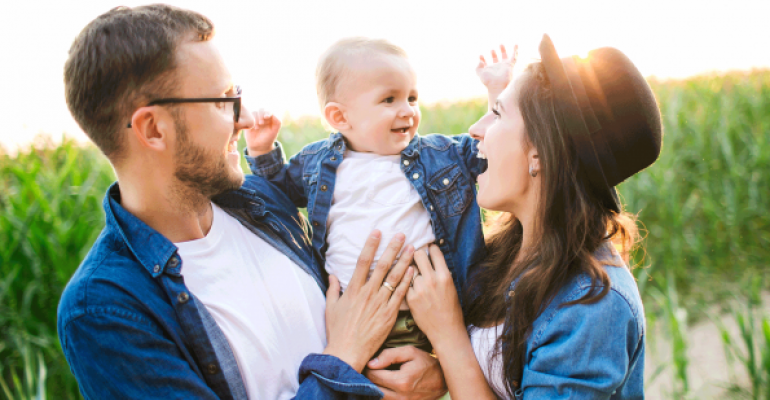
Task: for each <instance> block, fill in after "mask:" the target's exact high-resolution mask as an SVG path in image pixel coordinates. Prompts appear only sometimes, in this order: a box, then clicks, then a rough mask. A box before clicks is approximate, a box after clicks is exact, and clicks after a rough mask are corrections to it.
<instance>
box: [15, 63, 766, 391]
mask: <svg viewBox="0 0 770 400" xmlns="http://www.w3.org/2000/svg"><path fill="white" fill-rule="evenodd" d="M651 86H652V87H653V90H654V91H655V93H656V96H657V98H658V101H659V103H660V105H661V111H662V115H663V123H664V131H665V136H664V141H663V152H662V154H661V157H660V159H659V160H658V162H657V163H655V164H654V165H653V166H652V167H650V168H649V169H647V170H646V171H644V172H642V173H640V174H638V175H636V176H634V177H632V178H631V179H629V180H628V181H627V182H625V183H623V184H621V185H620V187H619V191H620V193H621V196H622V197H623V199H624V202H625V204H626V209H627V210H628V211H631V212H633V213H636V214H638V216H639V219H640V221H641V222H642V223H643V224H644V228H645V231H646V232H647V237H646V240H645V247H644V251H640V252H639V253H637V254H636V255H635V262H636V263H637V264H640V265H642V266H643V267H644V268H638V269H636V270H635V274H636V275H637V276H638V277H639V278H640V279H639V286H640V290H641V291H642V292H643V297H644V299H645V306H646V308H647V312H648V315H649V317H648V319H649V320H650V321H657V322H656V323H658V322H660V323H663V324H664V325H665V326H666V327H667V329H668V333H669V335H672V337H674V339H675V340H673V341H672V345H671V346H672V348H671V352H672V354H674V355H675V357H674V361H673V362H672V365H670V366H661V368H660V369H659V371H657V372H658V373H670V374H671V375H672V376H673V378H674V380H675V382H676V383H677V384H676V387H675V388H674V392H673V394H672V396H674V397H675V398H678V397H681V398H684V397H686V396H687V392H688V377H687V365H688V360H687V356H686V354H687V352H686V349H687V346H688V345H689V343H688V341H687V334H688V330H687V325H688V324H689V323H691V322H692V319H693V318H698V314H699V312H698V310H699V309H700V308H699V307H695V305H698V304H707V303H709V302H713V301H720V300H725V301H727V300H729V301H739V300H732V299H734V298H735V297H736V295H735V293H730V291H731V290H733V289H732V288H734V287H736V286H737V282H738V281H741V280H749V281H750V280H751V277H752V276H754V275H757V274H762V273H766V272H768V270H769V269H768V264H769V263H770V213H768V212H767V209H768V206H767V204H768V202H770V71H754V72H747V73H731V74H726V75H722V76H703V77H695V78H691V79H687V80H683V81H653V82H651ZM485 112H486V100H485V99H475V100H468V101H464V102H457V103H452V104H441V105H430V106H426V107H424V108H423V109H422V123H421V126H420V132H421V133H423V134H426V133H433V132H440V133H445V134H458V133H462V132H467V130H468V127H469V126H470V125H471V124H472V123H473V122H475V121H476V120H477V119H478V118H479V117H481V116H482V115H483V114H484V113H485ZM326 136H327V133H326V131H325V130H324V128H323V126H322V125H321V123H320V121H318V120H317V119H312V118H303V119H299V120H294V121H284V128H283V129H282V131H281V136H280V139H281V141H282V143H283V145H284V147H285V149H286V151H287V153H288V154H290V155H291V154H294V153H296V152H297V151H299V149H300V148H302V146H303V145H305V144H307V143H309V142H311V141H313V140H317V139H320V138H323V137H326ZM113 179H114V175H113V173H112V170H111V169H110V167H109V164H108V163H107V162H106V160H105V159H104V158H103V157H102V156H101V154H100V153H99V152H98V151H97V150H96V149H95V148H93V147H92V146H80V145H78V144H76V143H74V142H72V141H69V140H64V142H63V143H61V144H56V145H54V144H52V143H51V142H46V141H44V140H42V141H38V142H37V143H36V144H35V145H33V146H30V147H29V148H27V149H23V150H22V151H20V152H19V153H18V154H16V155H13V156H11V155H7V154H2V153H1V152H0V243H2V245H1V246H0V393H2V396H3V397H6V398H13V399H30V398H44V397H45V396H47V397H51V398H56V399H59V398H61V399H68V398H78V397H79V394H78V393H77V384H76V382H75V381H74V379H73V378H72V376H71V374H70V373H69V368H68V366H67V364H66V361H65V360H64V358H63V356H62V353H61V349H60V347H59V343H58V339H57V336H56V306H57V304H58V300H59V296H60V294H61V291H62V289H63V288H64V285H65V284H66V282H67V280H68V279H69V277H70V276H71V275H72V273H73V272H74V270H75V269H76V268H77V266H78V264H79V263H80V261H81V260H82V259H83V257H84V256H85V254H86V252H87V251H88V250H89V248H90V246H91V244H92V243H93V241H94V240H95V238H96V236H97V235H98V233H99V231H100V230H101V228H102V227H103V225H104V222H103V221H104V215H103V211H102V209H101V201H102V198H103V196H104V192H105V190H106V189H107V187H108V185H109V184H110V182H111V181H112V180H113ZM769 282H770V280H765V281H763V282H760V283H758V284H756V285H759V286H758V289H756V290H759V291H762V290H767V284H768V283H769ZM727 283H736V284H727ZM752 290H753V289H752ZM748 296H749V294H748V291H747V292H746V294H743V293H740V294H738V295H737V298H738V299H742V300H740V301H743V302H744V303H745V302H746V301H747V300H746V299H748V298H749V297H748ZM746 304H748V303H746ZM751 304H754V303H751ZM752 307H754V308H753V309H752V310H751V311H750V313H752V314H751V315H752V317H751V318H749V311H741V310H740V309H734V308H733V309H731V310H733V313H734V315H736V317H735V318H742V320H743V322H742V324H743V326H744V327H745V329H744V330H743V333H742V334H741V336H740V337H736V338H732V337H729V338H728V339H725V343H726V344H725V348H726V351H728V353H729V354H731V355H732V358H733V359H734V360H736V361H737V362H739V363H740V366H743V367H745V368H751V371H753V372H751V376H752V383H751V387H750V388H743V389H740V388H738V389H735V390H734V392H736V393H738V392H740V391H741V390H743V392H740V393H750V394H754V393H757V394H758V395H760V394H761V396H763V398H767V397H766V396H767V395H766V394H767V393H770V390H768V389H767V385H770V372H768V371H770V361H769V360H770V322H767V321H768V320H770V316H768V315H767V314H768V313H767V311H766V310H761V309H758V308H757V307H756V306H752ZM684 310H688V311H689V312H686V313H685V312H684ZM741 314H742V315H743V316H742V317H738V315H741ZM754 315H756V316H754ZM750 325H756V326H754V327H751V326H750ZM766 326H767V327H766ZM757 332H759V333H757ZM748 341H750V342H751V346H753V348H754V352H752V353H751V354H753V355H750V353H749V352H747V351H745V350H743V349H744V348H745V345H744V346H743V347H736V346H737V345H736V343H746V342H748ZM734 345H735V346H734ZM709 351H713V349H709ZM754 398H756V396H754Z"/></svg>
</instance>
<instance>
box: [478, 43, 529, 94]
mask: <svg viewBox="0 0 770 400" xmlns="http://www.w3.org/2000/svg"><path fill="white" fill-rule="evenodd" d="M500 55H501V57H502V58H501V59H498V58H497V52H495V51H494V50H492V63H491V64H487V60H486V59H485V58H484V56H483V55H482V56H479V65H478V66H476V75H478V76H479V79H481V83H483V84H484V86H486V87H487V90H488V91H489V92H494V93H497V94H500V93H501V92H502V91H503V89H505V88H506V86H508V84H509V83H511V80H513V66H514V64H516V58H517V57H518V55H519V46H518V45H516V46H514V47H513V54H512V55H511V57H508V52H507V51H506V50H505V46H503V45H500ZM496 97H497V96H495V98H496Z"/></svg>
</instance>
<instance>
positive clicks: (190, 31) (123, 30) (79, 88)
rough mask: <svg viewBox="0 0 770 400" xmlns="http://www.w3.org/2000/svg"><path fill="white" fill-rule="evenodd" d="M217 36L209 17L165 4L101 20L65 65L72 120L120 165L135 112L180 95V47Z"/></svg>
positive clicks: (82, 38) (119, 12)
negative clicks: (177, 86)
mask: <svg viewBox="0 0 770 400" xmlns="http://www.w3.org/2000/svg"><path fill="white" fill-rule="evenodd" d="M213 35H214V24H213V23H212V22H211V21H210V20H209V19H208V18H206V17H205V16H203V15H201V14H199V13H197V12H194V11H189V10H184V9H181V8H177V7H173V6H169V5H165V4H152V5H148V6H141V7H135V8H128V7H118V8H114V9H112V10H110V11H108V12H107V13H105V14H102V15H100V16H99V17H97V18H96V19H94V20H93V21H91V22H90V23H89V24H88V25H86V27H85V28H83V31H81V32H80V34H79V35H78V37H77V38H75V41H74V42H73V43H72V47H70V50H69V57H68V58H67V62H66V63H65V64H64V92H65V96H66V99H67V106H68V107H69V109H70V112H71V113H72V116H73V117H74V118H75V120H76V121H77V122H78V124H79V125H80V127H81V128H82V129H83V131H85V133H86V134H87V135H88V137H89V138H91V140H93V142H94V143H96V145H97V146H98V147H99V149H101V151H102V152H103V153H104V154H105V155H106V156H107V157H108V158H109V159H110V160H111V161H113V162H115V160H116V159H117V158H119V157H120V156H121V151H122V148H123V140H124V139H123V137H122V135H121V132H122V131H123V129H125V128H126V124H127V123H128V122H129V121H130V117H131V114H132V113H133V111H134V110H136V108H138V107H140V106H141V105H143V104H146V103H147V102H149V101H150V100H152V99H156V98H159V97H164V95H168V93H169V92H171V91H172V90H173V89H174V86H175V84H174V83H175V80H174V75H173V71H174V69H175V67H176V49H177V46H178V45H179V44H180V43H182V42H183V41H185V40H191V41H206V40H209V39H210V38H211V37H213Z"/></svg>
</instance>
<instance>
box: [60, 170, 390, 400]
mask: <svg viewBox="0 0 770 400" xmlns="http://www.w3.org/2000/svg"><path fill="white" fill-rule="evenodd" d="M214 202H215V203H216V204H217V205H219V206H220V207H222V209H224V210H225V211H226V212H228V213H229V214H231V215H232V216H233V217H235V218H236V219H238V220H239V221H240V222H241V223H242V224H243V225H244V226H245V227H247V228H248V229H249V230H251V231H252V232H253V233H254V234H255V235H257V236H259V237H260V238H262V239H263V240H265V241H266V242H267V243H269V244H271V245H273V246H274V247H276V248H277V249H278V250H280V251H281V252H283V253H284V254H286V256H287V257H289V259H291V260H292V261H294V262H295V263H296V264H297V266H298V267H299V268H301V269H303V270H304V271H305V272H307V273H308V274H309V275H310V276H312V277H313V278H314V279H315V280H316V282H317V283H318V287H319V290H322V291H325V290H326V285H327V281H326V279H327V278H326V275H325V272H324V271H323V268H319V265H320V264H319V263H318V260H315V259H314V256H313V251H312V249H311V248H310V240H309V238H308V236H307V233H306V232H307V230H308V229H307V226H306V221H305V220H304V218H302V215H301V214H299V212H298V211H297V209H296V207H294V205H293V204H291V201H289V199H288V198H287V197H286V196H285V195H284V194H283V193H281V192H279V191H278V190H275V189H274V188H272V186H271V185H265V184H264V180H263V179H260V178H257V177H255V176H247V177H246V182H245V183H244V185H243V187H242V188H241V189H239V190H235V191H232V192H228V193H224V194H222V195H219V196H217V197H216V198H215V199H214ZM104 211H105V214H106V226H105V228H104V230H102V233H101V234H100V235H99V237H98V238H97V239H96V242H95V243H94V245H93V247H92V248H91V251H90V252H89V253H88V255H87V256H86V258H85V260H83V263H82V264H81V265H80V267H79V268H78V269H77V271H75V274H74V275H73V276H72V278H71V279H70V282H69V283H68V284H67V287H66V288H65V289H64V292H63V294H62V298H61V301H60V302H59V309H58V331H59V340H60V342H61V347H62V350H63V351H64V356H65V357H66V359H67V362H68V363H69V365H70V369H71V370H72V373H73V374H74V375H75V377H76V378H77V380H78V383H79V385H80V392H81V393H82V394H83V397H84V398H86V399H151V398H153V399H154V398H157V399H246V391H245V389H244V386H243V380H242V378H241V375H240V371H239V370H238V365H237V364H236V362H235V358H234V356H233V353H232V351H231V349H230V346H229V344H228V342H227V339H226V338H225V337H224V334H223V333H222V331H221V330H220V329H219V327H218V326H217V324H216V322H214V320H213V318H212V317H211V315H210V314H209V313H208V311H207V310H206V307H205V306H203V305H202V304H201V303H200V302H199V301H198V300H197V299H196V297H195V295H194V293H191V292H190V290H189V289H188V288H187V287H186V286H185V283H184V276H183V275H182V269H183V266H184V260H182V259H181V258H180V257H179V255H178V254H177V248H176V246H174V244H173V243H171V242H170V241H169V240H168V239H167V238H165V237H164V236H163V235H161V234H160V233H158V232H157V231H156V230H154V229H152V228H150V227H149V226H148V225H147V224H145V223H144V222H142V221H141V220H139V219H138V218H136V217H135V216H134V215H132V214H131V213H129V212H128V211H126V210H125V209H124V208H123V207H122V206H121V205H120V192H119V190H118V186H117V184H115V185H113V186H112V187H110V189H109V190H108V191H107V195H106V196H105V199H104ZM298 373H299V382H300V386H299V389H298V391H297V394H296V398H297V399H379V398H381V397H382V395H383V394H382V392H381V391H380V390H379V389H378V388H377V386H375V385H374V384H373V383H372V382H370V381H369V380H367V379H366V378H365V377H364V376H363V375H361V374H359V373H358V372H356V371H355V370H354V369H352V368H351V367H350V366H349V365H348V364H346V363H344V362H343V361H341V360H340V359H338V358H336V357H334V356H331V355H324V354H310V355H308V356H307V357H305V359H304V360H303V361H302V365H301V366H300V370H299V371H298Z"/></svg>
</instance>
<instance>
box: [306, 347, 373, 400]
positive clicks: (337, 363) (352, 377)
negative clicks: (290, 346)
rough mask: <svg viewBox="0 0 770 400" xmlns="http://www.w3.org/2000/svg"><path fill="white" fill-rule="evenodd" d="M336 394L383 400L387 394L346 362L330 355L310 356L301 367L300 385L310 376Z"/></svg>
mask: <svg viewBox="0 0 770 400" xmlns="http://www.w3.org/2000/svg"><path fill="white" fill-rule="evenodd" d="M311 374H312V375H313V376H315V377H316V378H317V379H318V381H319V382H320V383H322V384H323V385H325V386H327V387H329V388H330V389H332V390H333V391H335V392H339V393H351V394H356V395H359V396H373V397H376V398H382V396H384V395H385V394H384V393H382V391H381V390H380V389H379V388H378V387H377V385H375V384H373V383H372V382H371V381H370V380H368V379H366V378H365V377H364V376H363V375H361V374H360V373H358V372H357V371H356V370H354V369H353V367H351V366H350V365H348V364H347V363H346V362H344V361H342V360H340V359H339V358H337V357H335V356H332V355H329V354H309V355H308V356H307V357H305V359H304V360H302V364H301V365H300V366H299V383H300V384H302V381H304V380H305V379H307V378H308V377H309V376H310V375H311Z"/></svg>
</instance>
